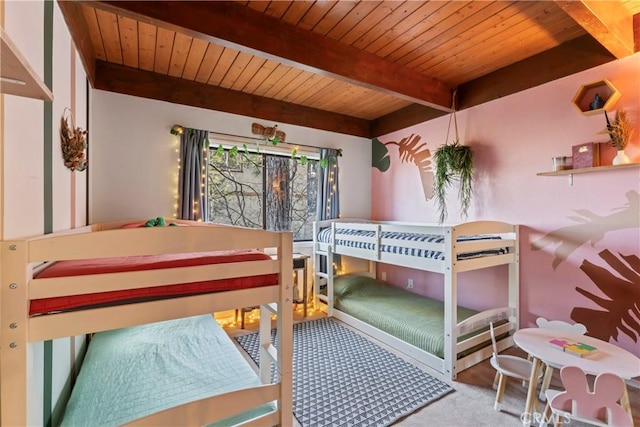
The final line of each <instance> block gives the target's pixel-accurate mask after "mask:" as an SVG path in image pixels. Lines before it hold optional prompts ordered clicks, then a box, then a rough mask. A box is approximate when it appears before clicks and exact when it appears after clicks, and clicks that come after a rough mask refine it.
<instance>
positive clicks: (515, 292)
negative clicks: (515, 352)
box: [509, 225, 520, 330]
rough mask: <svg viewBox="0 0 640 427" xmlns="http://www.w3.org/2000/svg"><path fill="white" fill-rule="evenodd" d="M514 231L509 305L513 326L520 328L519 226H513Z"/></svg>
mask: <svg viewBox="0 0 640 427" xmlns="http://www.w3.org/2000/svg"><path fill="white" fill-rule="evenodd" d="M514 232H515V241H516V244H515V247H514V251H515V253H514V258H515V261H514V262H511V263H509V307H513V308H514V309H515V317H516V319H515V325H514V326H515V328H516V330H518V329H520V245H519V242H520V226H519V225H515V226H514Z"/></svg>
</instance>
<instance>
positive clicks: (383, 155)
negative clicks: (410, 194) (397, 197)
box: [371, 134, 433, 200]
mask: <svg viewBox="0 0 640 427" xmlns="http://www.w3.org/2000/svg"><path fill="white" fill-rule="evenodd" d="M420 139H421V137H420V135H416V134H411V135H409V136H408V137H405V138H402V140H400V142H395V141H390V142H386V143H382V142H380V141H379V140H378V139H377V138H374V139H373V140H372V141H371V142H372V158H371V163H372V166H373V167H375V168H378V169H379V170H380V171H381V172H385V171H386V170H387V169H389V165H390V162H391V160H390V158H389V156H388V150H387V147H386V146H387V145H397V146H398V155H399V156H400V161H402V163H406V162H412V163H413V164H415V165H416V167H417V168H418V173H419V174H420V181H421V182H422V190H423V192H424V198H425V200H431V198H433V167H432V166H431V165H432V162H431V150H429V148H427V144H426V143H422V144H421V143H420Z"/></svg>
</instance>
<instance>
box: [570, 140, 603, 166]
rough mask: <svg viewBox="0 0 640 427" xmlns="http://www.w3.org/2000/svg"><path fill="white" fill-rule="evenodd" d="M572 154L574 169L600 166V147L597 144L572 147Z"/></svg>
mask: <svg viewBox="0 0 640 427" xmlns="http://www.w3.org/2000/svg"><path fill="white" fill-rule="evenodd" d="M571 154H572V161H573V168H574V169H582V168H593V167H596V166H600V152H599V145H598V144H597V143H596V142H585V143H584V144H580V145H574V146H573V147H571Z"/></svg>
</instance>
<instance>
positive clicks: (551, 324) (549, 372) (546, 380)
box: [536, 317, 587, 402]
mask: <svg viewBox="0 0 640 427" xmlns="http://www.w3.org/2000/svg"><path fill="white" fill-rule="evenodd" d="M536 325H538V327H539V328H543V329H554V330H557V331H564V332H571V333H574V334H579V335H584V334H586V333H587V327H586V326H585V325H583V324H582V323H573V324H572V323H567V322H563V321H562V320H547V319H545V318H544V317H538V318H537V319H536ZM554 368H555V369H559V368H561V366H553V365H549V364H548V363H545V368H544V377H543V378H542V385H541V386H540V396H539V397H540V400H542V401H543V402H544V401H545V400H546V394H545V392H546V391H547V389H548V388H549V384H551V377H553V370H554Z"/></svg>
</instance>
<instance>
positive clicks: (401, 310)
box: [314, 219, 519, 380]
mask: <svg viewBox="0 0 640 427" xmlns="http://www.w3.org/2000/svg"><path fill="white" fill-rule="evenodd" d="M314 236H315V237H314V262H315V267H316V271H315V275H316V284H317V286H316V287H317V288H320V286H321V284H322V283H326V292H325V294H324V295H318V300H319V301H322V302H325V303H326V304H327V314H328V315H329V316H334V317H336V318H338V319H340V320H342V321H344V322H346V323H348V324H350V325H352V326H354V327H356V328H358V329H360V330H361V331H363V332H365V333H367V334H369V335H371V336H373V337H375V338H377V339H379V340H380V341H382V342H384V343H386V344H388V345H390V346H391V347H393V348H395V349H397V350H399V351H401V352H403V353H405V354H407V355H408V356H410V357H413V358H415V359H417V360H419V361H421V362H423V363H425V364H426V365H428V366H430V367H432V368H434V369H435V370H437V371H439V372H441V373H443V374H444V375H446V376H447V377H449V378H450V379H452V380H455V379H456V376H457V374H458V373H460V372H461V371H463V370H464V369H466V368H469V367H471V366H473V365H475V364H477V363H479V362H481V361H483V360H485V359H487V358H489V357H491V354H492V348H491V338H490V333H489V323H491V322H493V323H498V324H499V326H498V327H497V329H496V334H497V335H498V336H499V341H498V348H499V350H503V349H505V348H507V347H510V346H512V345H513V339H512V338H511V335H512V334H513V332H515V330H516V329H517V327H518V299H519V296H518V294H519V265H518V262H519V261H518V252H519V248H518V245H519V241H518V226H517V225H513V224H507V223H502V222H497V221H476V222H469V223H463V224H457V225H438V224H420V223H400V222H376V221H368V220H352V219H338V220H329V221H318V222H317V223H315V224H314ZM335 255H340V256H341V257H342V258H341V259H342V264H343V265H345V264H346V265H348V264H352V263H350V262H349V261H350V260H351V259H361V260H367V261H368V270H367V271H364V272H361V273H359V275H357V276H354V275H353V272H352V275H351V276H349V275H347V276H344V275H341V276H337V275H336V273H337V271H336V270H337V268H336V267H335V266H334V267H333V268H331V266H332V264H333V262H335V260H336V259H335ZM325 260H326V261H325ZM378 263H384V264H388V265H396V266H403V267H409V268H413V269H417V270H423V271H429V272H435V273H441V274H442V275H443V279H444V280H443V282H444V301H435V300H431V299H428V298H424V297H421V296H419V295H417V294H415V293H412V292H409V291H405V290H403V289H399V288H395V287H393V286H389V285H385V284H384V283H381V282H379V281H376V280H375V277H376V276H377V273H378V272H377V265H378ZM353 264H356V263H353ZM327 265H328V266H330V268H326V266H327ZM323 266H324V268H323ZM497 266H506V273H507V274H506V275H505V276H506V277H505V280H504V282H505V288H506V292H507V293H508V302H507V304H506V305H505V306H503V307H496V308H492V309H489V310H485V311H482V312H475V311H472V310H468V309H466V308H462V307H459V306H458V303H457V292H458V291H457V281H458V274H459V273H462V272H465V271H471V270H479V269H483V268H489V267H497ZM342 270H343V271H348V270H349V268H346V269H342ZM343 271H340V272H341V273H343Z"/></svg>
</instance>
